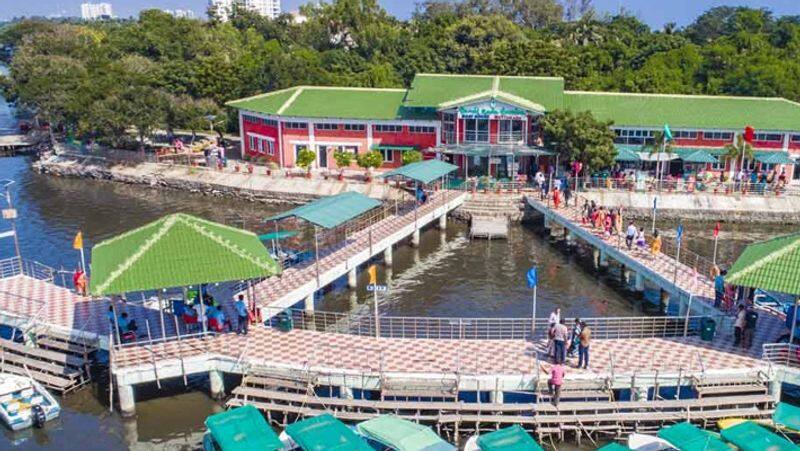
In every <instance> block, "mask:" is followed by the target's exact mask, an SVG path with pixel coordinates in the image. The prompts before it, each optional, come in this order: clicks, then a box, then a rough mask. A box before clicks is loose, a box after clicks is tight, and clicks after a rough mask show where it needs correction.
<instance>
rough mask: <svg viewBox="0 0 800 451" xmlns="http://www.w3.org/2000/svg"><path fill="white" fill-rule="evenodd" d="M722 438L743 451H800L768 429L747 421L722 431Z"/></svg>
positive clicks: (799, 448)
mask: <svg viewBox="0 0 800 451" xmlns="http://www.w3.org/2000/svg"><path fill="white" fill-rule="evenodd" d="M722 438H724V439H725V440H727V441H729V442H731V443H733V444H734V445H736V447H737V448H739V449H740V450H742V451H764V450H769V451H798V450H800V447H798V446H797V445H795V444H794V443H792V442H790V441H789V440H786V439H785V438H783V437H781V436H779V435H777V434H774V433H772V432H770V431H768V430H767V429H765V428H763V427H761V426H759V425H757V424H755V423H753V422H752V421H745V422H744V423H739V424H737V425H736V426H731V427H729V428H726V429H723V430H722Z"/></svg>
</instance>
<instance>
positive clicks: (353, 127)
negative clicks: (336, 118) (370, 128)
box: [344, 124, 367, 132]
mask: <svg viewBox="0 0 800 451" xmlns="http://www.w3.org/2000/svg"><path fill="white" fill-rule="evenodd" d="M344 129H345V130H348V131H351V132H363V131H364V130H366V129H367V126H366V125H364V124H344Z"/></svg>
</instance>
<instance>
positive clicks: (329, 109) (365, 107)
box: [227, 86, 436, 120]
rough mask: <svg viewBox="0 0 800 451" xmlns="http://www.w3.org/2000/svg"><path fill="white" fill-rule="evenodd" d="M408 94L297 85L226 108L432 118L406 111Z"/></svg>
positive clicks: (300, 114) (290, 113) (324, 115)
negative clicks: (405, 100)
mask: <svg viewBox="0 0 800 451" xmlns="http://www.w3.org/2000/svg"><path fill="white" fill-rule="evenodd" d="M405 95H406V91H405V90H404V89H376V88H344V87H325V86H298V87H295V88H290V89H288V90H283V91H275V92H270V93H266V94H262V95H259V96H255V97H249V98H246V99H241V100H234V101H232V102H228V103H227V105H228V106H231V107H234V108H238V109H241V110H247V111H253V112H256V113H262V114H273V115H281V116H295V117H310V118H320V119H322V118H337V119H364V120H366V119H374V120H395V119H431V117H430V116H431V113H430V112H427V113H426V112H425V111H408V109H407V108H404V107H403V99H404V98H405ZM435 117H436V115H435V112H433V118H434V119H435Z"/></svg>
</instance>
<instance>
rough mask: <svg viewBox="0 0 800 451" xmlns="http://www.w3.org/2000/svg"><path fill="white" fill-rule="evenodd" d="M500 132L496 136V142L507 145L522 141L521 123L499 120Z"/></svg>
mask: <svg viewBox="0 0 800 451" xmlns="http://www.w3.org/2000/svg"><path fill="white" fill-rule="evenodd" d="M499 127H500V132H499V134H498V136H497V142H499V143H508V142H518V141H522V139H523V132H522V121H518V120H513V119H501V120H500V125H499Z"/></svg>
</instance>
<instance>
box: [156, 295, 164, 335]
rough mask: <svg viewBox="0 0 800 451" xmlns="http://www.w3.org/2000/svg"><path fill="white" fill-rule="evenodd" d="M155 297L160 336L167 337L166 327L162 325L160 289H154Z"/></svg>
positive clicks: (162, 309) (162, 313) (162, 308)
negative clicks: (156, 299)
mask: <svg viewBox="0 0 800 451" xmlns="http://www.w3.org/2000/svg"><path fill="white" fill-rule="evenodd" d="M156 297H157V298H158V319H159V321H160V322H161V338H162V339H163V340H166V339H167V327H166V326H165V325H164V307H163V306H162V305H161V302H162V300H161V290H156Z"/></svg>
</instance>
